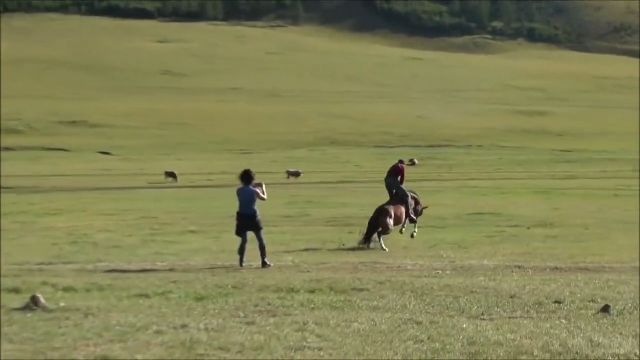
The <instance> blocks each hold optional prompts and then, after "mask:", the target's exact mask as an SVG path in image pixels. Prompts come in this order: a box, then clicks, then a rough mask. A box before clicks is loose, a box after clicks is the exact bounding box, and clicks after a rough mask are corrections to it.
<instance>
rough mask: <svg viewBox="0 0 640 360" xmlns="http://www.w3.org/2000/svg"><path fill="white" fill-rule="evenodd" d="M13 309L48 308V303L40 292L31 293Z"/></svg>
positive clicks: (31, 309)
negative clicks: (20, 304)
mask: <svg viewBox="0 0 640 360" xmlns="http://www.w3.org/2000/svg"><path fill="white" fill-rule="evenodd" d="M15 310H27V311H33V310H49V305H47V302H46V301H45V300H44V297H43V296H42V295H40V294H33V295H31V296H30V297H29V300H27V302H26V303H25V304H24V305H22V306H21V307H19V308H15Z"/></svg>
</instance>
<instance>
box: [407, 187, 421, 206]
mask: <svg viewBox="0 0 640 360" xmlns="http://www.w3.org/2000/svg"><path fill="white" fill-rule="evenodd" d="M407 192H408V193H409V196H411V197H413V199H414V200H415V201H417V202H418V204H422V201H420V195H418V193H417V192H415V191H413V190H409V189H407Z"/></svg>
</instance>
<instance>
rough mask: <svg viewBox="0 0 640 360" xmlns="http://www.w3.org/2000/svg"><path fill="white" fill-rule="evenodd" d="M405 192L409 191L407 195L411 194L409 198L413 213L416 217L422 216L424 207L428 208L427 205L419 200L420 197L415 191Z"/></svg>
mask: <svg viewBox="0 0 640 360" xmlns="http://www.w3.org/2000/svg"><path fill="white" fill-rule="evenodd" d="M407 192H408V193H409V196H411V200H413V213H414V214H415V216H416V217H420V216H422V213H423V212H424V209H426V208H428V207H429V206H428V205H426V204H423V203H422V201H420V197H419V196H418V193H416V192H415V191H413V190H408V191H407Z"/></svg>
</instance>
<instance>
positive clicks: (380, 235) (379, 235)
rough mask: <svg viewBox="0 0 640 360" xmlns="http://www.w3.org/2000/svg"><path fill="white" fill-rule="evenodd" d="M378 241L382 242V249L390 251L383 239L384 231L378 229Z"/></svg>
mask: <svg viewBox="0 0 640 360" xmlns="http://www.w3.org/2000/svg"><path fill="white" fill-rule="evenodd" d="M378 242H380V249H382V250H383V251H389V249H387V247H386V246H384V241H382V231H378Z"/></svg>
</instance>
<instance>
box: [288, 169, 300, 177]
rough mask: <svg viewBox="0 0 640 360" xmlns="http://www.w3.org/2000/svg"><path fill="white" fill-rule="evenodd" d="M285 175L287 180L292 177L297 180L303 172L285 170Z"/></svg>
mask: <svg viewBox="0 0 640 360" xmlns="http://www.w3.org/2000/svg"><path fill="white" fill-rule="evenodd" d="M285 174H287V179H289V178H291V177H294V178H296V179H297V178H299V177H300V176H302V174H303V172H302V171H301V170H298V169H287V170H286V171H285Z"/></svg>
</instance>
